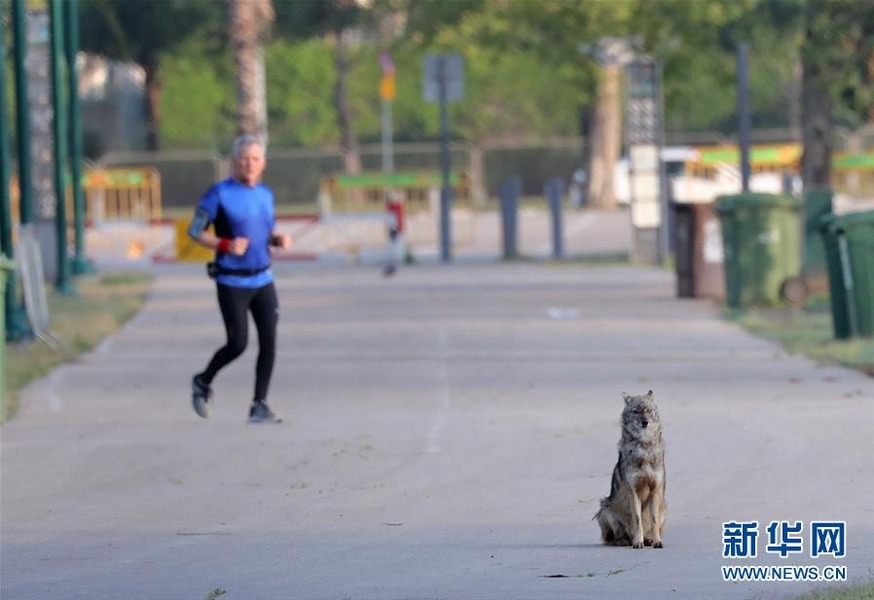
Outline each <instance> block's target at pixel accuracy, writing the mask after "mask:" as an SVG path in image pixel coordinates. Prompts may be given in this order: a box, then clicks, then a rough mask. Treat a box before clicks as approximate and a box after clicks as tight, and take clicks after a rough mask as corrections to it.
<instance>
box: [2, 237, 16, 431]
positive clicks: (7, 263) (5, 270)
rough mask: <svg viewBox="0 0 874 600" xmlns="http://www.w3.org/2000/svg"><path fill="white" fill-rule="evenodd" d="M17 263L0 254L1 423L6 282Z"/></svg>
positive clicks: (4, 406)
mask: <svg viewBox="0 0 874 600" xmlns="http://www.w3.org/2000/svg"><path fill="white" fill-rule="evenodd" d="M14 270H15V262H14V261H11V260H9V259H8V258H6V255H5V254H0V423H2V422H3V421H5V420H6V280H7V279H8V278H9V273H10V272H11V271H14Z"/></svg>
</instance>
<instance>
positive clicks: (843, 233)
mask: <svg viewBox="0 0 874 600" xmlns="http://www.w3.org/2000/svg"><path fill="white" fill-rule="evenodd" d="M819 231H820V234H821V235H822V241H823V248H824V250H825V258H826V265H827V267H828V281H829V299H830V304H831V313H832V328H833V330H834V335H835V338H837V339H839V340H842V339H847V338H851V337H856V336H861V337H871V336H874V211H867V212H859V213H849V214H845V215H840V216H836V215H827V216H826V217H824V218H822V219H821V221H820V228H819Z"/></svg>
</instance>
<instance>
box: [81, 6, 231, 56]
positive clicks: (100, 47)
mask: <svg viewBox="0 0 874 600" xmlns="http://www.w3.org/2000/svg"><path fill="white" fill-rule="evenodd" d="M79 15H80V16H79V26H80V36H79V37H80V47H81V49H82V50H84V51H86V52H93V53H95V54H100V55H103V56H106V57H109V58H114V59H118V60H130V61H134V62H136V63H138V64H140V65H141V66H143V67H144V68H146V69H149V68H151V67H153V66H155V65H157V63H158V60H159V58H160V57H161V56H162V55H163V54H164V53H167V52H170V51H171V50H173V49H174V48H176V47H177V46H178V45H179V44H180V43H182V42H184V41H185V39H186V38H187V37H188V36H189V35H191V34H193V33H195V32H197V31H201V30H204V29H208V30H211V31H213V32H214V31H216V30H217V29H218V28H220V25H221V23H222V22H223V21H222V19H223V15H224V11H223V7H222V5H221V3H218V2H202V1H200V0H172V1H166V2H153V1H152V0H83V1H82V2H81V3H80V4H79Z"/></svg>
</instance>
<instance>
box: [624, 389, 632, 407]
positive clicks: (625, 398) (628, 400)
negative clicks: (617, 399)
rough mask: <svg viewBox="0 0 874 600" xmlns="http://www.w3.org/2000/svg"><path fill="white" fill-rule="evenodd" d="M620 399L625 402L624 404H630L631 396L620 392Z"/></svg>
mask: <svg viewBox="0 0 874 600" xmlns="http://www.w3.org/2000/svg"><path fill="white" fill-rule="evenodd" d="M622 399H623V400H625V404H628V403H629V402H631V396H629V395H628V394H626V393H625V392H622Z"/></svg>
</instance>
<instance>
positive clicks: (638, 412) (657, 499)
mask: <svg viewBox="0 0 874 600" xmlns="http://www.w3.org/2000/svg"><path fill="white" fill-rule="evenodd" d="M622 397H623V398H624V399H625V408H624V409H623V411H622V437H621V438H620V440H619V460H618V461H617V462H616V467H615V468H614V469H613V481H612V483H611V485H610V495H609V496H607V497H606V498H603V499H602V500H601V509H600V510H599V511H598V513H597V514H596V515H595V518H596V519H597V520H598V524H599V525H600V526H601V539H602V540H604V543H606V544H612V545H614V546H628V545H631V546H633V547H634V548H643V547H644V546H652V547H654V548H661V547H662V530H663V529H664V526H665V517H666V513H667V505H666V504H665V442H664V440H663V439H662V422H661V419H660V418H659V413H658V408H657V407H656V405H655V399H654V398H653V394H652V390H650V391H649V393H648V394H646V395H645V396H629V395H628V394H626V393H625V392H623V393H622Z"/></svg>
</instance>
